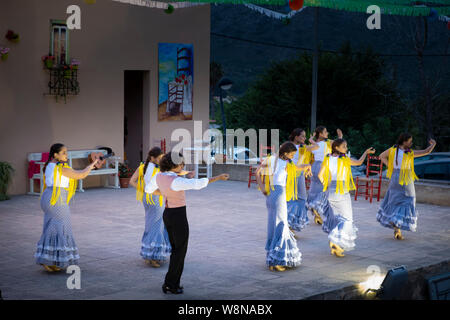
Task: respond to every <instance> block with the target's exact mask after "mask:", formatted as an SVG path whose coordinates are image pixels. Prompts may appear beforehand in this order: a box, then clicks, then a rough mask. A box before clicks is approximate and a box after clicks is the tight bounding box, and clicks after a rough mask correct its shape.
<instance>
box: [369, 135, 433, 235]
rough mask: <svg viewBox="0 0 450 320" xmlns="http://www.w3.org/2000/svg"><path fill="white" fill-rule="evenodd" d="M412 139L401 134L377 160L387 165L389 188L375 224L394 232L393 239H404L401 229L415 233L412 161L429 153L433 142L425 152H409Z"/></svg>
mask: <svg viewBox="0 0 450 320" xmlns="http://www.w3.org/2000/svg"><path fill="white" fill-rule="evenodd" d="M412 141H413V140H412V136H411V135H410V134H409V133H402V134H400V136H399V137H398V140H397V144H395V145H394V146H393V147H391V148H389V149H388V150H386V151H384V152H383V153H382V154H381V155H380V158H381V161H382V162H383V163H384V164H385V165H386V166H387V168H388V171H387V178H388V179H390V180H391V181H390V182H389V187H388V190H387V192H386V195H385V196H384V199H383V201H382V202H381V205H380V208H379V210H378V213H377V221H378V222H379V223H380V224H381V225H382V226H383V227H387V228H391V229H394V238H395V239H397V240H402V239H404V237H403V235H402V232H401V230H406V231H413V232H415V231H416V227H417V211H416V191H415V188H414V180H418V178H417V176H416V174H415V172H414V158H418V157H423V156H425V155H427V154H429V153H430V152H432V151H433V149H434V147H435V146H436V141H434V140H433V139H431V140H430V141H429V144H430V145H429V146H428V148H426V149H425V150H412V149H411V146H412Z"/></svg>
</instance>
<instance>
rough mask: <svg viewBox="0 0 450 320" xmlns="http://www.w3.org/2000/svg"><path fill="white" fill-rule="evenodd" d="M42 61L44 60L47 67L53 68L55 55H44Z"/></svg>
mask: <svg viewBox="0 0 450 320" xmlns="http://www.w3.org/2000/svg"><path fill="white" fill-rule="evenodd" d="M42 61H43V62H44V65H45V67H46V68H47V69H51V68H52V67H53V64H54V63H55V57H54V56H52V55H51V54H48V55H47V56H43V57H42Z"/></svg>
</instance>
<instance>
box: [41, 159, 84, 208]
mask: <svg viewBox="0 0 450 320" xmlns="http://www.w3.org/2000/svg"><path fill="white" fill-rule="evenodd" d="M62 168H69V169H70V167H69V165H68V164H67V163H64V164H62V163H59V164H57V165H55V169H53V192H52V198H51V199H50V204H51V205H52V206H54V205H55V204H56V202H57V201H58V200H59V202H60V204H62V198H61V188H59V187H57V186H56V184H57V181H56V179H58V180H59V181H58V186H60V185H61V176H62ZM57 177H59V178H57ZM46 188H47V185H46V183H45V172H44V187H43V188H42V192H41V197H42V193H43V192H44V190H45V189H46ZM64 189H65V190H67V191H68V194H67V200H66V202H67V204H69V202H70V199H72V197H73V195H74V194H75V191H76V189H77V180H76V179H71V178H69V187H68V188H64Z"/></svg>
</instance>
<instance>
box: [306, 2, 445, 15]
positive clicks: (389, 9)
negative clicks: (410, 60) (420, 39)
mask: <svg viewBox="0 0 450 320" xmlns="http://www.w3.org/2000/svg"><path fill="white" fill-rule="evenodd" d="M423 3H426V5H423ZM304 5H305V6H310V7H323V8H329V9H337V10H346V11H355V12H367V7H369V6H371V5H377V6H378V7H380V10H381V14H389V15H401V16H429V15H430V10H431V8H434V9H435V10H436V11H437V13H438V14H439V15H448V14H450V0H431V1H426V2H424V1H411V0H305V1H304Z"/></svg>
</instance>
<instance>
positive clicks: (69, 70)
mask: <svg viewBox="0 0 450 320" xmlns="http://www.w3.org/2000/svg"><path fill="white" fill-rule="evenodd" d="M63 71H64V78H66V79H70V78H71V77H72V67H71V66H67V65H65V66H63Z"/></svg>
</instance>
